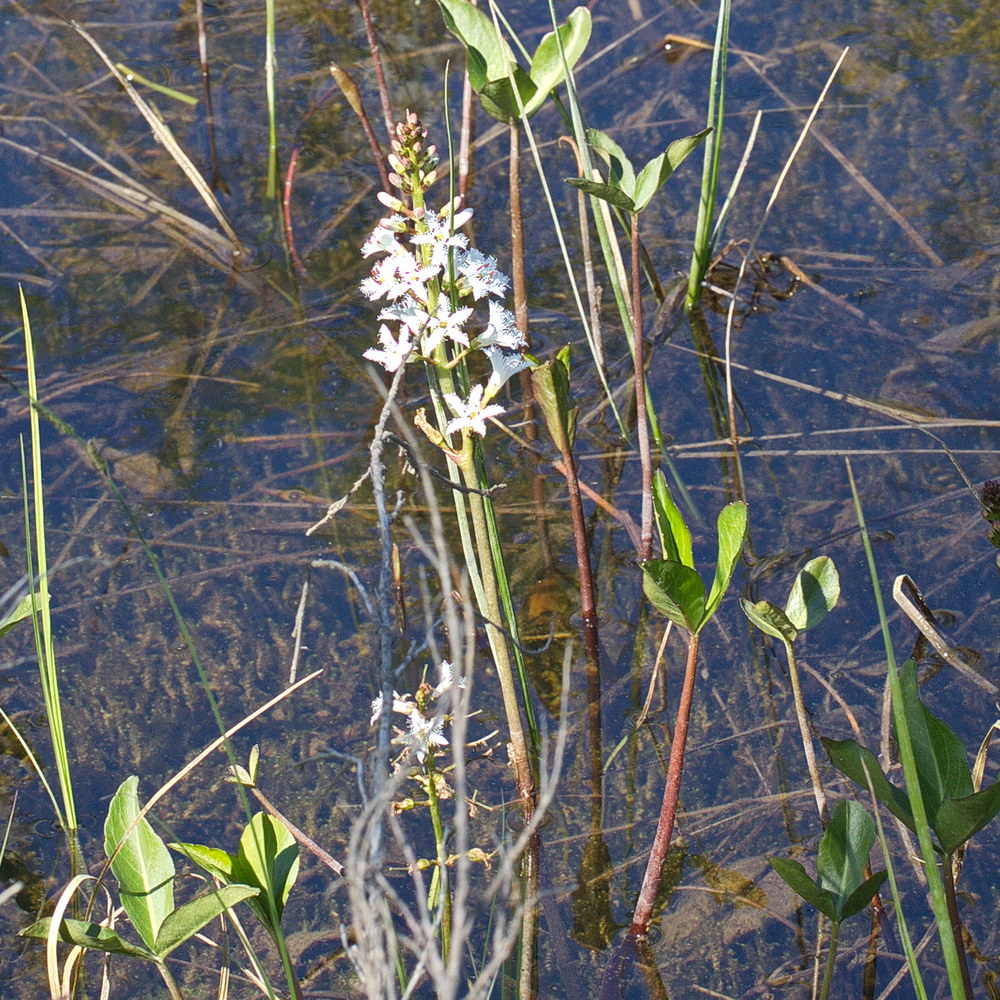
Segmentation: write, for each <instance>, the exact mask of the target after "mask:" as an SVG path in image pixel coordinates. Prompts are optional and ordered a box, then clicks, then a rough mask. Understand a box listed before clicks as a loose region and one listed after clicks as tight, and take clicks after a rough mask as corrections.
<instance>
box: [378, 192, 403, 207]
mask: <svg viewBox="0 0 1000 1000" xmlns="http://www.w3.org/2000/svg"><path fill="white" fill-rule="evenodd" d="M375 197H376V198H377V199H378V200H379V201H380V202H381V203H382V204H383V205H385V207H386V208H387V209H389V211H390V212H405V211H406V206H405V205H404V204H403V203H402V202H401V201H400V200H399V199H398V198H397V197H396V196H395V195H392V194H389V192H388V191H379V193H378V194H377V195H375Z"/></svg>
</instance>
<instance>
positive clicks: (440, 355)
mask: <svg viewBox="0 0 1000 1000" xmlns="http://www.w3.org/2000/svg"><path fill="white" fill-rule="evenodd" d="M426 139H427V132H426V130H425V129H424V127H423V125H422V124H421V123H420V119H419V118H418V117H417V116H416V115H415V114H412V113H411V114H409V115H408V116H407V118H406V121H404V122H400V123H399V124H398V125H397V126H396V130H395V138H394V139H393V141H392V153H391V154H390V155H389V166H390V167H391V168H392V173H391V174H390V176H389V179H390V180H391V182H392V183H393V184H394V185H395V186H396V187H397V188H398V189H399V190H400V192H401V193H402V194H403V195H404V197H406V198H407V199H408V200H409V202H410V204H409V205H407V204H406V203H405V202H404V201H403V200H402V199H401V198H398V197H394V196H393V195H389V194H386V193H385V192H380V193H379V195H378V199H379V201H380V202H381V203H382V204H383V205H385V206H386V207H387V208H388V209H389V210H390V212H391V213H392V214H391V215H390V216H388V217H387V218H384V219H382V220H380V222H379V224H378V225H377V226H376V227H375V229H374V231H373V232H372V233H371V235H370V236H369V237H368V239H367V240H366V241H365V243H364V245H363V247H362V249H361V252H362V254H363V255H364V256H365V257H369V256H374V255H378V256H379V259H378V260H377V261H376V262H375V264H374V265H373V266H372V270H371V274H370V275H369V277H368V278H366V279H365V280H364V281H363V282H362V283H361V291H362V293H363V294H364V295H366V296H367V297H368V298H369V299H371V300H372V301H373V302H377V301H381V300H385V302H386V305H385V306H384V308H383V309H382V311H381V312H380V313H379V320H380V327H379V333H378V340H379V343H378V346H377V347H372V348H370V349H368V350H367V351H365V352H364V357H365V358H367V359H368V360H369V361H372V362H374V363H376V364H379V365H381V366H382V367H383V368H385V369H386V371H387V372H392V373H397V372H398V371H399V369H400V368H402V367H404V366H407V365H413V364H417V363H420V364H422V366H423V369H424V373H425V375H426V378H427V384H428V387H429V388H430V395H431V401H432V406H433V411H434V423H433V424H432V423H431V422H430V421H428V420H427V418H426V417H425V415H424V414H423V412H422V411H421V412H418V413H417V414H416V416H415V423H416V424H417V426H418V427H419V428H420V429H421V430H422V431H423V432H424V434H425V435H426V436H427V438H428V439H429V440H430V441H431V443H432V444H434V445H435V446H437V447H438V448H440V449H441V451H442V452H444V454H445V455H446V456H447V458H448V460H449V468H448V471H449V475H450V477H451V480H452V484H453V487H454V489H453V495H454V497H455V503H456V509H457V512H458V516H459V528H460V530H461V532H462V543H463V548H464V551H465V560H466V564H467V566H468V569H469V575H470V578H471V580H472V586H473V591H474V593H475V596H476V600H477V603H478V605H479V611H480V613H481V615H482V617H483V619H484V620H485V622H486V625H485V628H486V635H487V639H488V640H489V643H490V649H491V651H492V653H493V659H494V662H495V663H496V667H497V675H498V677H499V679H500V688H501V693H502V695H503V702H504V710H505V713H506V716H507V724H508V729H509V735H510V743H511V748H512V753H511V757H512V763H513V765H514V770H515V773H516V776H517V785H518V792H519V794H520V797H521V800H522V804H523V806H524V808H525V811H526V814H527V815H529V816H530V814H531V813H532V811H533V808H534V805H533V803H534V778H533V775H532V770H531V766H530V763H529V759H528V753H527V743H526V740H525V735H524V727H523V724H522V721H521V710H520V706H519V703H518V697H517V688H516V686H515V682H514V671H513V668H512V663H511V656H510V650H509V649H508V646H507V640H506V637H505V634H504V631H503V629H502V627H501V623H502V622H504V620H505V616H504V612H503V605H502V603H501V589H500V588H501V584H502V583H504V582H505V576H504V571H503V566H502V564H501V565H497V563H496V561H495V559H496V556H495V555H494V548H495V547H494V546H492V545H491V534H490V524H489V518H490V513H491V512H490V510H489V509H488V508H487V503H488V483H487V482H485V481H484V480H485V476H484V475H483V474H482V473H481V468H482V463H481V458H480V455H479V452H478V450H477V449H478V441H479V439H480V438H482V437H484V436H485V434H486V430H487V426H488V422H489V421H491V420H495V419H496V418H497V417H499V416H501V415H502V414H503V412H504V409H503V407H502V406H500V405H499V404H498V403H495V402H493V400H494V399H495V398H496V396H497V394H498V393H499V391H500V389H501V388H502V387H503V386H504V385H505V384H506V382H507V381H508V380H509V379H510V378H511V376H513V375H515V374H517V373H518V372H520V371H523V370H524V369H526V368H529V367H531V366H532V364H533V363H534V359H533V358H531V357H530V356H529V355H526V354H525V353H524V351H525V348H526V347H527V344H526V342H525V340H524V336H523V335H522V333H521V331H520V330H519V328H518V325H517V322H516V320H515V318H514V316H513V315H512V314H511V313H510V312H509V311H508V310H507V309H506V308H504V306H503V305H502V304H501V300H502V299H503V297H504V295H505V294H506V292H507V289H508V288H509V286H510V280H509V279H508V277H507V276H506V275H505V274H503V273H502V272H501V271H500V270H499V267H498V265H497V261H496V259H495V258H494V257H490V256H488V255H486V254H484V253H482V252H480V251H479V250H477V249H475V248H472V247H470V246H469V241H468V238H467V237H466V236H465V235H464V234H462V233H461V232H459V229H460V228H461V227H462V226H463V225H464V224H465V223H466V222H468V220H469V219H470V218H471V217H472V210H471V209H462V208H461V205H460V200H459V199H456V200H455V201H453V202H450V203H449V204H447V205H445V206H444V207H443V208H442V209H441V210H440V211H437V212H435V211H433V210H431V209H429V208H428V207H427V202H426V193H427V190H428V188H429V187H430V186H431V185H432V184H433V183H434V181H435V180H436V179H437V173H438V172H437V163H438V158H437V153H436V149H435V147H434V146H430V145H427V144H426ZM483 306H485V315H483V312H484V310H483V308H482V307H483ZM477 309H478V310H479V315H478V317H477ZM476 352H479V353H481V354H483V355H485V357H486V359H487V361H488V362H489V367H490V371H491V374H490V375H489V377H488V379H487V380H486V381H485V382H479V383H475V384H473V382H472V379H471V377H470V372H469V365H468V361H469V358H470V356H471V355H473V354H474V353H476ZM470 522H471V531H470ZM507 624H508V627H512V624H513V623H511V622H510V621H508V622H507ZM512 630H513V629H512ZM526 707H527V706H526Z"/></svg>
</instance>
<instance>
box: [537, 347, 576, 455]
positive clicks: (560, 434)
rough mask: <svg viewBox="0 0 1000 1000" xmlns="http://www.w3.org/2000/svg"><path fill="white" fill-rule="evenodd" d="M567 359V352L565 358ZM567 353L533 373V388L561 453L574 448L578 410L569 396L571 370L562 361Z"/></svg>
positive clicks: (543, 364) (551, 359) (551, 360)
mask: <svg viewBox="0 0 1000 1000" xmlns="http://www.w3.org/2000/svg"><path fill="white" fill-rule="evenodd" d="M565 356H566V357H567V358H568V353H567V354H566V355H565ZM563 357H564V352H562V351H560V353H559V355H558V356H557V357H555V358H550V359H549V360H548V361H545V362H543V363H542V364H540V365H539V366H538V367H537V368H533V369H532V370H531V385H532V389H533V390H534V394H535V400H536V402H537V403H538V405H539V407H541V410H542V415H543V416H544V417H545V425H546V427H548V429H549V434H550V435H551V436H552V440H553V441H554V442H555V444H556V447H557V448H558V449H559V451H560V452H562V453H564V454H565V453H566V452H567V451H570V450H571V449H572V447H573V438H574V436H575V433H576V413H577V407H576V404H575V403H574V402H573V397H572V396H571V395H570V388H569V371H568V369H567V365H566V363H565V362H564V361H563Z"/></svg>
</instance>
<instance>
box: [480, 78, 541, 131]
mask: <svg viewBox="0 0 1000 1000" xmlns="http://www.w3.org/2000/svg"><path fill="white" fill-rule="evenodd" d="M511 76H513V78H514V83H515V84H516V86H517V89H518V93H519V94H520V95H521V105H522V106H523V105H526V104H528V103H530V101H531V99H532V97H534V96H535V92H536V90H537V88H536V87H535V85H534V83H533V82H532V80H531V77H530V76H528V74H527V73H525V71H524V70H523V69H521V67H520V66H515V67H514V68H513V70H512V73H511ZM479 100H480V103H481V104H482V106H483V110H484V111H485V112H486V113H487V114H488V115H491V116H492V117H493V118H496V120H497V121H500V122H506V123H507V124H510V123H512V122H515V121H517V119H518V117H519V116H520V113H521V111H520V107H519V106H518V99H517V96H516V95H515V94H514V88H513V87H512V86H511V82H510V77H506V76H504V77H502V78H501V79H499V80H488V81H487V82H486V83H484V84H483V85H482V87H480V88H479Z"/></svg>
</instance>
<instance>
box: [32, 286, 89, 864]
mask: <svg viewBox="0 0 1000 1000" xmlns="http://www.w3.org/2000/svg"><path fill="white" fill-rule="evenodd" d="M18 293H19V295H20V300H21V322H22V324H23V326H24V356H25V366H26V368H27V374H28V402H29V406H28V424H29V428H30V433H31V485H32V490H31V496H32V514H33V520H34V532H33V533H32V518H31V517H29V513H28V483H27V475H26V469H25V462H24V445H23V442H22V446H21V448H22V450H21V475H22V477H23V482H24V525H25V535H26V538H25V544H26V552H27V560H28V586H29V588H30V591H31V594H32V612H31V617H32V622H33V624H34V630H35V649H36V652H37V655H38V672H39V677H40V679H41V684H42V698H43V700H44V702H45V714H46V717H47V718H48V724H49V733H50V736H51V739H52V753H53V756H54V759H55V766H56V774H57V775H58V778H59V789H60V792H61V794H62V802H63V809H62V812H61V814H60V822H62V824H63V827H64V829H65V830H66V834H67V836H68V837H69V841H70V843H71V844H72V843H73V842H74V841H75V838H76V831H77V829H78V823H77V818H76V804H75V802H74V799H73V778H72V774H71V771H70V764H69V752H68V749H67V745H66V729H65V726H64V725H63V717H62V701H61V699H60V697H59V674H58V670H57V667H56V651H55V642H54V640H53V632H52V612H51V608H50V602H49V566H48V557H47V554H46V548H45V490H44V482H45V480H44V478H43V475H42V443H41V429H40V426H39V420H38V408H37V407H38V380H37V377H36V372H35V345H34V340H33V338H32V335H31V320H30V317H29V316H28V304H27V301H26V300H25V298H24V290H23V289H19V290H18ZM32 535H33V537H34V542H32ZM32 550H34V552H35V553H36V554H37V576H36V567H35V560H34V559H33V558H32ZM36 579H37V581H38V584H37V594H36V592H35V586H34V584H33V581H34V580H36ZM74 857H75V852H74Z"/></svg>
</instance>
